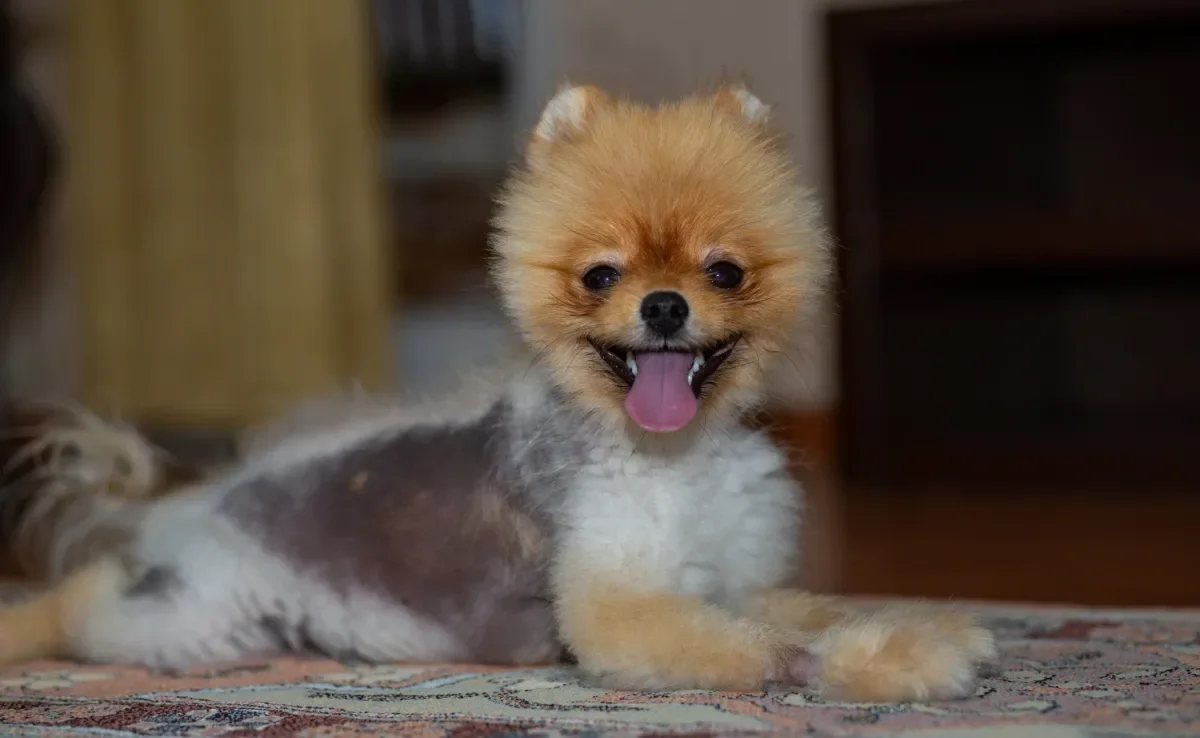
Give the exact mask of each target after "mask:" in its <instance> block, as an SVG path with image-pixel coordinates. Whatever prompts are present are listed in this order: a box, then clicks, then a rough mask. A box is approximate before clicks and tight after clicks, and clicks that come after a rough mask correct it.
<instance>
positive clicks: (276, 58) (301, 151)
mask: <svg viewBox="0 0 1200 738" xmlns="http://www.w3.org/2000/svg"><path fill="white" fill-rule="evenodd" d="M369 21H370V14H369V8H368V6H367V4H366V3H365V2H360V1H358V0H353V1H352V0H71V3H70V5H69V18H68V22H69V28H68V49H69V57H70V58H69V67H68V76H69V79H70V85H69V86H70V108H71V113H70V120H71V122H70V128H69V133H68V144H69V145H68V155H69V166H70V167H71V175H70V179H69V182H70V191H69V197H68V203H69V207H70V208H71V213H72V216H71V221H70V222H71V240H72V243H73V244H74V245H75V247H76V254H77V263H78V266H79V268H78V270H77V272H78V282H79V285H78V286H79V289H80V296H81V298H82V299H81V303H82V315H81V316H80V324H81V339H82V354H83V356H82V361H83V366H82V370H83V371H82V392H83V395H84V399H85V400H86V401H87V402H88V403H89V404H91V405H92V406H94V407H96V408H97V409H99V410H102V411H118V412H120V413H121V414H123V415H124V416H126V417H130V418H133V419H137V420H141V421H145V422H151V423H158V424H169V425H174V426H195V427H217V428H220V427H229V426H238V425H242V424H244V423H246V422H252V421H256V420H259V419H261V418H263V417H264V416H266V415H269V414H272V413H275V412H278V411H279V410H281V409H284V408H286V407H287V406H289V405H291V404H292V403H295V402H296V401H298V400H300V399H303V398H305V397H308V396H312V395H315V394H325V393H329V392H334V391H339V390H344V389H346V388H347V387H349V386H350V385H351V384H353V383H356V382H359V383H361V384H362V385H363V386H365V387H367V388H370V389H373V388H382V387H385V386H386V385H387V383H388V377H389V366H388V356H389V353H390V352H389V351H388V349H387V346H388V336H387V333H388V330H387V326H388V317H389V301H390V300H389V298H390V288H389V287H390V279H391V274H392V272H391V270H390V269H389V267H388V264H387V261H388V257H387V254H386V249H385V244H384V228H383V225H384V221H383V209H382V208H383V201H382V193H383V190H382V187H381V184H382V178H381V162H380V156H379V151H378V148H379V142H380V136H379V126H378V120H377V117H376V112H377V111H376V105H375V102H376V100H375V91H374V80H373V74H374V73H373V59H372V42H371V37H370V32H369V31H370V25H369Z"/></svg>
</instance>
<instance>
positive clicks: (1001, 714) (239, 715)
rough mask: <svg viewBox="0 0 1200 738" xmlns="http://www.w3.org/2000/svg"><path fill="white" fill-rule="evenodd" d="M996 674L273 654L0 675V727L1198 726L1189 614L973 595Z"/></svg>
mask: <svg viewBox="0 0 1200 738" xmlns="http://www.w3.org/2000/svg"><path fill="white" fill-rule="evenodd" d="M980 609H981V611H982V612H983V614H984V615H985V617H986V618H987V619H988V621H989V623H990V625H991V626H992V627H993V628H994V629H995V630H996V631H997V633H998V634H999V636H1000V639H1001V644H1002V646H1001V648H1002V654H1003V657H1002V663H1001V665H1000V669H999V671H998V672H997V673H996V674H995V675H994V676H991V677H989V678H986V679H983V680H982V681H981V682H980V684H979V687H978V690H977V691H976V694H975V696H974V697H973V698H971V699H966V700H959V701H953V702H928V703H912V704H904V705H872V704H867V705H863V704H840V703H837V702H826V701H823V700H821V699H819V698H817V697H815V696H813V695H812V694H811V693H808V692H806V691H804V690H796V689H771V690H768V691H765V692H751V693H726V694H721V693H713V692H700V691H693V692H673V693H644V692H615V691H609V690H604V689H596V688H593V687H591V686H588V685H587V684H584V683H581V682H580V681H579V680H578V679H577V678H576V675H575V673H574V672H573V671H572V670H571V669H570V668H566V667H563V668H539V669H522V670H511V669H490V668H481V667H477V666H385V667H354V666H346V665H343V664H339V663H337V662H332V661H319V660H298V659H279V660H275V661H270V662H263V663H251V664H244V665H241V666H238V667H236V668H227V669H220V670H198V671H193V672H189V673H185V674H178V675H163V674H152V673H148V672H146V671H143V670H139V669H126V668H108V667H102V666H95V667H83V666H74V665H70V664H64V663H41V664H33V665H28V666H25V667H21V668H13V669H7V670H0V721H2V726H0V733H2V734H4V735H30V736H41V735H76V734H78V735H107V736H111V735H170V736H208V735H221V736H251V735H253V736H263V737H266V736H342V735H368V734H370V735H402V736H430V737H434V736H437V737H441V736H460V737H462V738H468V737H470V738H483V737H484V736H489V737H490V736H520V735H538V736H602V735H603V736H610V735H611V736H652V735H654V736H662V735H693V736H700V735H703V736H741V735H754V734H763V733H802V734H808V735H829V736H885V735H887V736H902V737H904V738H926V737H928V738H934V737H937V738H957V737H959V736H961V737H963V738H1010V737H1012V738H1017V737H1019V736H1051V737H1053V738H1115V737H1116V736H1160V735H1183V734H1192V735H1200V611H1190V612H1184V611H1175V612H1115V611H1111V612H1105V611H1079V610H1058V609H1044V608H1010V607H1005V608H997V607H986V608H982V607H981V608H980Z"/></svg>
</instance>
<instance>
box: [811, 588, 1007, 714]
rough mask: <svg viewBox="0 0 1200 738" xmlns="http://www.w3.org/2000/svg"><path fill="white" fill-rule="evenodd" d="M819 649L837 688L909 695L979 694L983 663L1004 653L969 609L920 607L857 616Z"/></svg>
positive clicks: (824, 676)
mask: <svg viewBox="0 0 1200 738" xmlns="http://www.w3.org/2000/svg"><path fill="white" fill-rule="evenodd" d="M813 650H814V652H815V653H816V654H818V656H819V658H820V660H821V663H820V667H819V673H820V682H821V685H822V687H823V689H824V690H825V691H826V692H828V693H829V694H830V695H832V696H836V697H837V698H840V699H848V700H855V701H863V702H904V701H909V700H928V699H949V698H956V697H965V696H967V695H969V694H971V692H972V691H973V690H974V686H975V677H976V673H977V670H978V669H979V667H980V666H981V665H982V664H984V663H986V662H989V661H991V660H993V659H994V658H995V657H996V642H995V639H994V638H993V636H992V634H991V633H990V632H988V631H987V630H986V629H984V628H983V627H981V626H980V625H979V624H978V622H977V621H976V620H975V618H973V617H971V616H969V615H965V614H962V613H956V612H939V611H934V610H921V609H915V608H914V609H903V610H885V611H882V612H878V613H875V614H873V615H869V616H864V617H861V618H855V619H852V620H850V621H848V622H846V623H845V624H844V625H842V626H840V627H837V628H834V629H833V630H831V631H829V632H828V633H826V634H824V635H823V636H822V637H821V638H820V639H818V641H817V642H816V643H814V644H813Z"/></svg>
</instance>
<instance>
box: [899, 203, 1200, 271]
mask: <svg viewBox="0 0 1200 738" xmlns="http://www.w3.org/2000/svg"><path fill="white" fill-rule="evenodd" d="M1193 213H1194V214H1191V215H1184V214H1181V213H1171V214H1170V215H1169V216H1163V217H1157V216H1149V215H1145V216H1112V215H1096V216H1058V215H1020V216H1010V217H985V218H977V219H967V218H945V219H942V218H936V219H935V218H920V219H917V218H912V219H898V218H897V219H892V220H885V221H884V222H883V223H882V224H881V225H880V228H879V257H880V265H881V267H882V268H883V269H885V270H889V269H897V270H920V271H928V270H943V269H945V270H954V269H982V268H992V267H1000V268H1006V267H1007V268H1028V267H1075V266H1077V267H1114V266H1135V265H1136V266H1175V265H1189V266H1198V265H1200V208H1198V209H1197V210H1196V211H1193Z"/></svg>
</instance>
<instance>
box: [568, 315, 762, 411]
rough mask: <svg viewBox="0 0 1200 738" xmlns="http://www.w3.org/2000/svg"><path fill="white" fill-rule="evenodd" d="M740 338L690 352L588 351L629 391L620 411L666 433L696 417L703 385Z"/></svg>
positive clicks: (600, 348)
mask: <svg viewBox="0 0 1200 738" xmlns="http://www.w3.org/2000/svg"><path fill="white" fill-rule="evenodd" d="M740 338H741V337H740V336H736V335H735V336H732V337H730V338H726V339H723V340H721V341H718V342H715V343H711V344H708V345H706V346H702V347H699V348H696V349H692V350H683V349H678V350H672V349H664V350H658V351H655V350H644V349H634V348H629V347H626V346H616V345H610V344H603V343H600V342H598V341H595V340H592V341H591V344H592V347H593V348H595V349H596V353H597V354H599V356H600V358H601V359H603V360H604V363H605V364H606V365H607V366H608V368H609V369H610V370H611V371H612V373H613V374H614V375H615V376H616V377H617V379H619V380H620V381H621V382H623V383H624V384H625V385H627V386H628V387H629V394H628V395H626V398H625V409H626V411H627V412H628V413H629V415H630V417H632V418H633V420H634V422H636V423H637V424H638V425H640V426H641V427H643V428H645V429H646V430H649V431H654V432H659V433H663V432H670V431H675V430H679V429H680V428H682V427H683V426H685V425H687V424H688V423H689V422H690V421H691V419H692V418H693V417H695V415H696V409H697V402H696V400H697V398H699V397H700V393H701V391H702V390H703V389H704V383H705V382H707V381H708V380H709V379H711V378H712V376H713V374H715V373H716V371H717V369H719V368H720V367H721V365H722V364H723V363H725V360H726V359H728V358H729V356H730V355H731V354H732V353H733V349H734V347H736V346H737V343H738V340H739V339H740Z"/></svg>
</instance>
